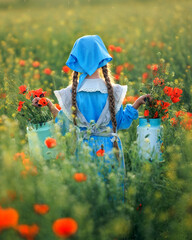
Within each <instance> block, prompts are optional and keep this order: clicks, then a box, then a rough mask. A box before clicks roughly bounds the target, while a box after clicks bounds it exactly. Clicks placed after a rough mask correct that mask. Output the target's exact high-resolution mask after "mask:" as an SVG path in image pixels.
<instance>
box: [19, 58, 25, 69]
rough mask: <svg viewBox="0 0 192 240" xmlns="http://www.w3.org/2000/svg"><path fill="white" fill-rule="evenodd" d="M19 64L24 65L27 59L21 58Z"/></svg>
mask: <svg viewBox="0 0 192 240" xmlns="http://www.w3.org/2000/svg"><path fill="white" fill-rule="evenodd" d="M19 65H20V66H21V67H24V66H25V60H23V59H21V60H19Z"/></svg>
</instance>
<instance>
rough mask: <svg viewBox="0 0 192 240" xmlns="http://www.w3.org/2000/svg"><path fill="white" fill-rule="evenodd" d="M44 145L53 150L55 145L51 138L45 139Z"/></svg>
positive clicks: (54, 140)
mask: <svg viewBox="0 0 192 240" xmlns="http://www.w3.org/2000/svg"><path fill="white" fill-rule="evenodd" d="M44 143H45V145H46V146H47V147H48V148H54V147H55V146H56V145H57V142H56V139H54V138H51V137H48V138H46V139H45V142H44Z"/></svg>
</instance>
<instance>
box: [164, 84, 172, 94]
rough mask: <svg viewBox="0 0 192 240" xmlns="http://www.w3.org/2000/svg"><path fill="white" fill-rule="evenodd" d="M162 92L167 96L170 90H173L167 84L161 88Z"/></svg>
mask: <svg viewBox="0 0 192 240" xmlns="http://www.w3.org/2000/svg"><path fill="white" fill-rule="evenodd" d="M163 91H164V93H165V94H166V95H167V96H171V95H172V92H173V88H171V87H168V86H165V87H164V89H163Z"/></svg>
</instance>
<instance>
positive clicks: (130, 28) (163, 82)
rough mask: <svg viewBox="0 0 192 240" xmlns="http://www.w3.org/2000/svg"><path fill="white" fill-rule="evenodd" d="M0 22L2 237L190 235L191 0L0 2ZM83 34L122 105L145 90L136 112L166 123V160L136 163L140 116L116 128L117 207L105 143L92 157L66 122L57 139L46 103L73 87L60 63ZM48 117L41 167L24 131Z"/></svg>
mask: <svg viewBox="0 0 192 240" xmlns="http://www.w3.org/2000/svg"><path fill="white" fill-rule="evenodd" d="M0 16H1V17H0V239H2V240H13V239H14V240H20V239H26V240H43V239H47V240H56V239H74V240H76V239H77V240H85V239H87V240H154V239H157V240H162V239H166V240H167V239H168V240H190V239H191V235H192V181H191V179H192V160H191V156H192V148H191V144H192V29H191V28H192V2H190V1H187V0H183V1H179V0H170V1H166V0H157V1H152V0H146V1H140V0H136V1H133V0H130V1H125V0H119V1H115V0H114V1H113V0H111V1H109V0H105V1H101V0H98V1H96V0H87V1H85V0H76V1H68V0H64V1H61V0H56V1H54V3H53V1H46V0H39V1H37V0H34V1H32V0H31V1H30V0H26V1H22V0H7V1H6V0H0ZM84 35H99V36H100V37H101V38H102V40H103V42H104V43H105V46H106V48H107V49H108V51H109V53H110V55H111V56H112V57H113V60H112V61H111V62H110V70H111V80H113V82H114V83H116V84H121V85H127V86H128V91H127V95H126V97H125V99H124V100H123V105H124V107H125V106H126V104H133V103H134V101H135V100H136V99H137V98H138V97H139V96H141V95H144V94H147V93H150V94H151V95H152V96H153V101H152V102H151V103H149V102H146V104H144V105H142V106H141V107H140V108H139V116H141V117H145V118H160V119H161V125H162V127H163V136H162V144H161V153H162V156H163V161H158V159H157V160H156V161H152V162H151V161H149V160H147V159H144V158H142V157H141V156H139V154H138V150H139V149H138V144H137V126H138V125H139V119H137V120H134V121H133V123H132V125H131V126H130V128H129V129H126V130H120V131H119V132H118V135H119V137H120V138H121V141H122V144H123V151H124V158H125V167H126V177H125V179H124V183H125V196H124V197H125V200H124V201H122V198H123V196H122V191H121V189H120V188H119V184H120V183H121V181H122V179H121V173H120V170H119V169H118V168H116V167H114V168H113V169H112V170H111V172H110V173H108V171H107V169H108V165H107V164H106V165H104V164H103V159H104V157H105V146H101V148H100V149H99V148H98V149H97V151H96V154H95V159H94V160H93V159H92V158H91V156H90V154H89V151H90V149H89V147H88V146H87V145H86V144H84V145H83V147H82V145H81V144H82V139H79V140H78V141H77V138H76V129H75V127H74V126H73V124H71V125H70V132H67V133H65V134H63V132H62V131H64V129H62V131H61V128H60V125H59V124H58V123H54V118H53V117H52V115H51V112H50V111H49V108H48V100H47V98H48V99H50V100H51V101H52V102H53V104H54V105H55V107H56V108H57V109H58V110H60V109H61V107H60V106H59V104H58V102H57V99H56V97H55V95H54V93H53V91H55V90H59V89H62V88H65V87H67V86H68V85H69V84H70V83H71V80H72V74H73V72H72V70H71V69H69V68H68V67H67V66H66V65H65V63H66V61H67V59H68V56H69V53H70V51H71V49H72V47H73V44H74V43H75V41H76V39H78V38H79V37H81V36H84ZM35 97H39V98H40V100H39V101H38V104H39V106H40V108H36V107H34V106H33V105H32V100H33V99H34V98H35ZM48 121H51V122H52V124H53V126H54V134H53V136H51V137H49V138H47V139H46V141H44V143H43V144H44V145H43V147H44V148H45V149H47V150H48V151H49V152H50V154H53V156H54V157H52V158H49V159H48V160H46V159H44V157H43V155H42V154H41V145H40V143H39V142H38V138H37V136H34V142H35V143H36V144H35V145H33V148H32V150H31V151H30V149H29V140H28V134H27V131H28V130H27V127H28V129H30V128H31V127H32V126H33V125H34V124H39V123H44V122H48ZM40 127H42V126H40ZM44 127H46V126H44ZM145 141H146V142H147V141H149V139H148V138H147V137H146V139H145ZM77 149H78V159H77V157H76V151H77ZM98 170H99V171H101V172H102V174H103V175H104V176H106V179H107V181H103V179H102V178H101V177H99V176H98V175H97V172H98Z"/></svg>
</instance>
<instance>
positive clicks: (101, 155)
mask: <svg viewBox="0 0 192 240" xmlns="http://www.w3.org/2000/svg"><path fill="white" fill-rule="evenodd" d="M104 153H105V150H104V146H103V144H101V149H99V150H98V151H97V152H96V155H97V156H98V157H103V156H104Z"/></svg>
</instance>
